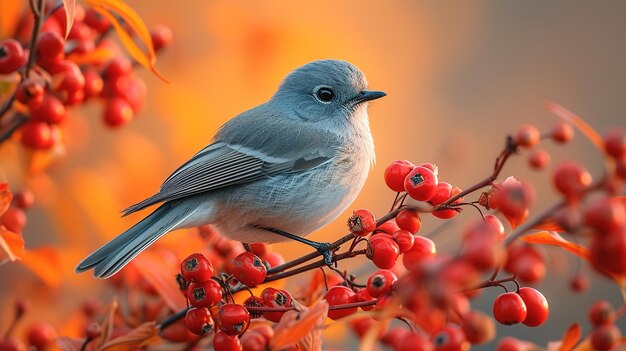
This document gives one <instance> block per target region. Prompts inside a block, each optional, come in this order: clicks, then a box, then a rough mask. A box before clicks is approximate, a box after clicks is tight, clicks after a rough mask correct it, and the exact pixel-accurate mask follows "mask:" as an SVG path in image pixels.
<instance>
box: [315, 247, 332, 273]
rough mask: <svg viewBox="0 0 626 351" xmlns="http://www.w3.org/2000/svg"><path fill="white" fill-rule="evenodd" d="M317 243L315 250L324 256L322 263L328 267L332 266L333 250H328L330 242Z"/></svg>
mask: <svg viewBox="0 0 626 351" xmlns="http://www.w3.org/2000/svg"><path fill="white" fill-rule="evenodd" d="M318 244H319V245H318V246H317V248H316V249H317V251H318V252H319V253H321V254H322V257H324V263H325V264H326V265H327V266H328V267H332V265H333V252H332V251H331V250H330V244H329V243H318Z"/></svg>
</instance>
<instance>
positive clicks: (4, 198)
mask: <svg viewBox="0 0 626 351" xmlns="http://www.w3.org/2000/svg"><path fill="white" fill-rule="evenodd" d="M11 200H13V194H12V193H11V191H10V190H9V185H8V183H0V216H2V215H3V214H4V213H5V212H6V211H7V209H8V208H9V205H11Z"/></svg>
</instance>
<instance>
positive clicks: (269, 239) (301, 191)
mask: <svg viewBox="0 0 626 351" xmlns="http://www.w3.org/2000/svg"><path fill="white" fill-rule="evenodd" d="M384 96H386V93H384V92H382V91H374V90H369V89H368V83H367V80H366V78H365V75H364V74H363V73H362V72H361V71H360V70H359V69H358V68H357V67H356V66H354V65H353V64H351V63H349V62H347V61H343V60H336V59H327V60H317V61H313V62H310V63H307V64H305V65H303V66H301V67H299V68H297V69H295V70H294V71H292V72H291V73H290V74H288V75H287V77H285V79H284V80H283V81H282V83H281V84H280V86H279V87H278V90H277V91H276V93H275V94H274V95H273V96H272V97H271V98H270V100H269V101H267V102H265V103H262V104H260V105H258V106H256V107H254V108H251V109H249V110H247V111H245V112H243V113H241V114H239V115H237V116H236V117H234V118H232V119H231V120H229V121H228V122H226V123H225V124H224V125H223V126H221V127H220V128H219V129H218V131H217V133H216V134H215V136H214V137H213V139H212V141H211V143H210V144H209V145H208V146H206V147H205V148H203V149H201V150H200V151H199V152H198V153H196V154H195V155H194V156H193V157H192V158H191V159H190V160H189V161H187V162H186V163H184V164H183V165H182V166H180V167H179V168H178V169H176V170H175V171H174V172H173V173H172V174H171V175H170V176H169V177H168V178H167V179H166V180H165V181H164V183H163V184H162V185H161V187H160V189H159V191H158V192H157V193H156V194H154V195H153V196H150V197H148V198H147V199H145V200H143V201H141V202H139V203H137V204H135V205H132V206H130V207H128V208H126V209H125V210H124V211H122V212H123V216H126V215H129V214H131V213H134V212H137V211H140V210H143V209H145V208H147V207H150V206H153V205H156V204H160V206H159V207H158V208H157V209H156V210H154V211H153V212H152V213H151V214H149V215H148V216H146V217H145V218H144V219H142V220H141V221H139V222H138V223H137V224H135V225H134V226H132V227H131V228H129V229H128V230H126V231H125V232H123V233H122V234H120V235H119V236H117V237H116V238H114V239H113V240H111V241H110V242H108V243H107V244H105V245H104V246H102V247H100V248H99V249H97V250H96V251H94V252H93V253H91V254H90V255H89V256H87V257H86V258H85V259H83V260H82V261H81V262H80V263H79V264H78V265H77V267H76V269H75V272H76V273H81V272H85V271H88V270H91V269H93V270H94V272H93V275H94V277H96V278H103V279H104V278H108V277H111V276H112V275H114V274H115V273H117V272H118V271H119V270H121V269H122V268H123V267H124V266H125V265H126V264H128V263H129V262H130V261H131V260H132V259H133V258H134V257H136V256H137V255H138V254H139V253H141V252H142V251H143V250H145V249H146V248H147V247H149V246H150V245H151V244H153V243H154V242H155V241H156V240H158V239H159V238H161V237H162V236H163V235H165V234H167V233H169V232H171V231H174V230H176V229H181V228H192V227H197V226H202V225H207V224H210V225H212V226H213V227H214V228H215V229H217V230H218V232H220V233H221V234H222V235H224V236H226V237H228V238H229V239H232V240H238V241H241V242H244V243H275V242H281V241H286V240H290V239H291V240H296V241H299V242H302V243H304V244H307V245H310V246H312V247H314V248H316V249H317V250H318V251H320V252H321V253H322V254H323V257H324V260H325V262H326V263H327V264H329V265H330V258H331V255H332V254H331V253H330V252H329V250H328V245H329V244H327V243H319V242H315V241H312V240H309V239H306V238H305V236H306V235H308V234H310V233H312V232H314V231H316V230H318V229H320V228H322V227H323V226H325V225H326V224H328V223H330V222H331V221H332V220H334V219H335V218H337V217H338V216H339V215H340V214H341V213H342V212H343V211H344V210H345V209H347V207H348V206H349V205H350V204H351V203H352V202H353V201H354V200H355V198H356V197H357V195H358V193H359V192H360V191H361V189H362V188H363V185H364V183H365V181H366V179H367V176H368V173H369V171H370V169H371V168H372V166H373V165H374V162H375V152H374V142H373V138H372V134H371V130H370V126H369V117H368V110H367V109H368V102H369V101H372V100H375V99H378V98H381V97H384Z"/></svg>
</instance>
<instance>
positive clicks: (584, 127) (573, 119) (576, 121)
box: [546, 102, 604, 153]
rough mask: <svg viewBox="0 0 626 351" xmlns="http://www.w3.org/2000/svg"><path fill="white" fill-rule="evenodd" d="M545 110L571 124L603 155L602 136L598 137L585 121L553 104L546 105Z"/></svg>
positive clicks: (598, 134)
mask: <svg viewBox="0 0 626 351" xmlns="http://www.w3.org/2000/svg"><path fill="white" fill-rule="evenodd" d="M546 109H547V110H548V111H550V112H552V113H554V114H555V115H556V116H557V117H559V118H561V119H562V120H564V121H567V122H569V123H571V124H573V125H574V126H575V127H576V128H578V130H580V131H581V133H583V135H584V136H586V137H587V139H589V141H591V142H592V143H593V144H594V145H595V146H596V147H597V148H598V150H600V151H602V152H603V153H604V141H603V139H602V136H601V135H600V133H598V132H596V130H595V129H593V127H591V126H590V125H589V124H588V123H587V122H585V120H583V119H582V118H580V117H578V116H577V115H576V114H574V113H573V112H572V111H570V110H568V109H566V108H565V107H563V106H561V105H559V104H557V103H554V102H549V103H547V104H546Z"/></svg>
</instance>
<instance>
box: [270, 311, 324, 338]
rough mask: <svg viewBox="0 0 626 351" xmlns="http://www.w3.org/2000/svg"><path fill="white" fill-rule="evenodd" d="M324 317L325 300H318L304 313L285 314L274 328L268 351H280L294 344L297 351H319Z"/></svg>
mask: <svg viewBox="0 0 626 351" xmlns="http://www.w3.org/2000/svg"><path fill="white" fill-rule="evenodd" d="M303 308H306V307H303ZM326 315H328V302H327V301H326V300H320V301H319V302H318V303H316V304H315V305H314V306H313V307H311V309H306V310H305V311H289V312H287V313H285V314H284V315H283V317H282V318H281V319H280V322H278V324H276V327H274V333H275V334H274V337H273V338H272V341H271V342H270V350H282V349H284V348H286V347H287V346H290V345H293V344H296V343H297V344H298V346H299V348H298V349H299V350H320V349H321V345H322V339H321V338H322V330H323V329H324V321H325V320H326Z"/></svg>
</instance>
